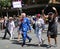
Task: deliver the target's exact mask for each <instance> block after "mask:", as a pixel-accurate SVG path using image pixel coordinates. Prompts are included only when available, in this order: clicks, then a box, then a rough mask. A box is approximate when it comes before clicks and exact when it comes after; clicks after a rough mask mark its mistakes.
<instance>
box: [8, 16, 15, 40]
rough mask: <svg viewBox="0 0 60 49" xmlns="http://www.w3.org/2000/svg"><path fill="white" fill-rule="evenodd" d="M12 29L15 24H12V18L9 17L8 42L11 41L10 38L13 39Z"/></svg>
mask: <svg viewBox="0 0 60 49" xmlns="http://www.w3.org/2000/svg"><path fill="white" fill-rule="evenodd" d="M14 28H15V24H14V21H13V18H12V17H9V25H8V30H9V32H10V34H11V37H10V40H12V38H13V34H14V33H13V31H14Z"/></svg>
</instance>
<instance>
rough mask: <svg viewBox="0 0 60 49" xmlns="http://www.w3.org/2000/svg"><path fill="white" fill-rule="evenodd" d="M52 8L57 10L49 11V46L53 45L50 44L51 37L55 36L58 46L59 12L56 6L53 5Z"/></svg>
mask: <svg viewBox="0 0 60 49" xmlns="http://www.w3.org/2000/svg"><path fill="white" fill-rule="evenodd" d="M52 9H53V10H54V11H55V13H53V12H49V13H48V31H47V37H48V44H49V45H48V47H51V44H50V38H53V39H54V40H55V45H54V46H55V47H56V46H57V23H56V20H55V18H56V17H57V16H58V12H57V10H56V8H55V7H52ZM42 13H43V16H46V15H45V14H44V10H42Z"/></svg>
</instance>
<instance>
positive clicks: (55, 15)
mask: <svg viewBox="0 0 60 49" xmlns="http://www.w3.org/2000/svg"><path fill="white" fill-rule="evenodd" d="M52 8H53V10H54V11H55V14H54V18H55V17H57V16H58V12H57V9H56V8H55V7H52Z"/></svg>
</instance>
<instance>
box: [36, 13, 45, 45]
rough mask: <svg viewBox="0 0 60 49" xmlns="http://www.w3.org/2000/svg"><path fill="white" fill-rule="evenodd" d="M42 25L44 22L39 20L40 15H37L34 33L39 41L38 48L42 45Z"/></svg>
mask: <svg viewBox="0 0 60 49" xmlns="http://www.w3.org/2000/svg"><path fill="white" fill-rule="evenodd" d="M43 25H44V20H43V19H42V18H41V15H40V14H37V16H36V22H35V33H36V35H37V38H38V40H39V44H38V45H39V46H40V45H41V44H42V43H43V39H42V29H43Z"/></svg>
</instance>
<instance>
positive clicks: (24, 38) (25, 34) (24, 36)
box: [23, 32, 31, 44]
mask: <svg viewBox="0 0 60 49" xmlns="http://www.w3.org/2000/svg"><path fill="white" fill-rule="evenodd" d="M26 38H27V39H29V40H31V38H30V37H29V36H28V35H27V32H23V44H25V41H26Z"/></svg>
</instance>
